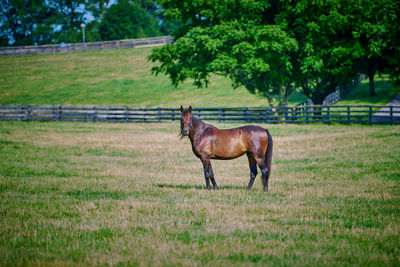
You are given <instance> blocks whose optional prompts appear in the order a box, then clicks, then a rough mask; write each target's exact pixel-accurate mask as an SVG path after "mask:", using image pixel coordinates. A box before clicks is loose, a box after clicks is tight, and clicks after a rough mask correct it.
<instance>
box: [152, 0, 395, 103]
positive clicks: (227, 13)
mask: <svg viewBox="0 0 400 267" xmlns="http://www.w3.org/2000/svg"><path fill="white" fill-rule="evenodd" d="M161 4H162V7H163V8H164V9H165V10H166V13H165V15H167V16H170V17H172V18H175V19H177V20H179V21H181V22H182V23H183V25H184V27H182V28H181V29H180V31H179V34H177V36H176V38H175V40H176V41H175V43H173V44H170V45H167V46H164V47H162V48H159V49H155V50H154V52H153V53H152V55H150V57H149V59H150V60H152V61H154V62H158V63H159V65H158V66H156V67H154V68H153V72H154V73H155V74H157V73H160V72H161V73H166V74H167V75H169V77H170V78H171V80H172V82H173V83H174V84H175V85H178V84H179V83H181V82H182V81H184V80H186V79H188V78H191V79H193V80H194V84H195V85H196V86H198V87H202V86H207V85H208V83H209V82H210V77H211V76H210V74H218V75H223V76H226V77H229V78H230V79H231V80H232V84H233V85H234V86H244V87H246V88H247V89H248V90H249V91H250V92H254V93H256V92H261V93H263V94H264V95H265V96H266V97H267V98H268V100H269V103H270V104H272V105H277V104H278V105H286V104H287V103H288V99H289V98H290V97H291V95H292V94H293V93H294V92H295V91H298V92H300V93H302V94H304V95H305V96H306V97H308V98H310V99H311V100H312V101H313V102H314V104H322V101H323V99H324V98H325V97H326V96H327V95H329V94H330V93H332V92H334V91H335V90H336V88H337V87H338V86H342V87H345V86H347V85H348V84H349V83H350V82H351V81H352V80H353V79H354V77H356V76H357V75H359V74H360V73H364V74H367V76H368V77H369V80H370V93H371V95H374V94H375V89H374V77H375V75H376V74H383V73H384V74H388V75H389V76H390V78H391V79H392V81H395V80H397V81H398V80H399V77H400V19H399V16H400V1H393V0H379V1H376V0H292V1H287V0H270V1H257V0H235V1H233V0H216V1H203V0H163V1H161Z"/></svg>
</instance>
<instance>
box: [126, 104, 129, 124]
mask: <svg viewBox="0 0 400 267" xmlns="http://www.w3.org/2000/svg"><path fill="white" fill-rule="evenodd" d="M125 121H126V122H128V121H129V107H126V108H125Z"/></svg>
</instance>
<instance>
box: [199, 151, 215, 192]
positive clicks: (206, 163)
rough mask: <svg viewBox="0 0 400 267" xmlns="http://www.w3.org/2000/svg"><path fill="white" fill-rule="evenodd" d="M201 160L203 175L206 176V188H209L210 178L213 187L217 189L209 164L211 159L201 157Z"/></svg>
mask: <svg viewBox="0 0 400 267" xmlns="http://www.w3.org/2000/svg"><path fill="white" fill-rule="evenodd" d="M201 162H202V163H203V169H204V177H205V178H206V187H207V189H208V190H210V189H211V186H210V180H211V182H212V184H213V187H214V189H218V186H217V183H216V182H215V179H214V173H213V170H212V166H211V161H210V159H209V158H202V159H201Z"/></svg>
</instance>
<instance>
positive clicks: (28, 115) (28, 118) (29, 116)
mask: <svg viewBox="0 0 400 267" xmlns="http://www.w3.org/2000/svg"><path fill="white" fill-rule="evenodd" d="M26 120H27V121H31V105H28V113H27V118H26Z"/></svg>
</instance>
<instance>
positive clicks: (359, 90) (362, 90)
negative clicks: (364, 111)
mask: <svg viewBox="0 0 400 267" xmlns="http://www.w3.org/2000/svg"><path fill="white" fill-rule="evenodd" d="M375 91H376V96H372V97H371V96H370V94H369V79H368V78H367V79H365V80H363V81H362V82H361V83H360V85H359V86H358V87H356V88H355V89H354V90H353V91H351V92H350V94H349V95H348V96H346V97H345V98H344V99H343V100H342V101H340V102H338V103H337V104H336V105H343V106H345V105H379V106H384V105H386V104H387V103H389V102H390V101H391V100H392V99H393V98H395V97H396V96H397V94H399V93H400V87H399V86H396V85H394V84H392V83H391V82H389V77H388V76H382V77H379V76H378V75H377V76H376V77H375Z"/></svg>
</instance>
